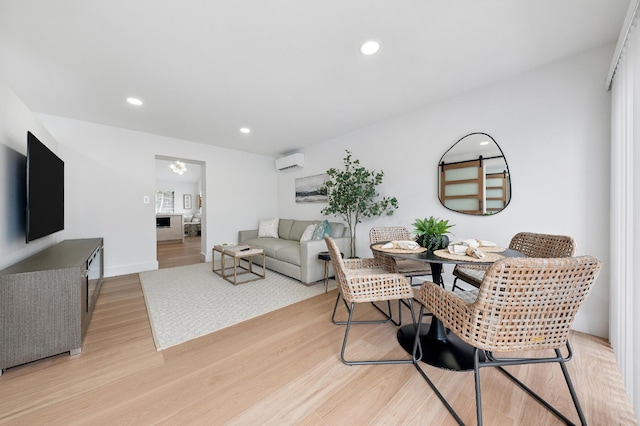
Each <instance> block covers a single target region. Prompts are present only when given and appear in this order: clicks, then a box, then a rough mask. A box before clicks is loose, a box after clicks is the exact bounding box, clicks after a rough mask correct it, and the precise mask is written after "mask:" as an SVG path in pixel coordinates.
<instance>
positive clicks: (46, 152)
mask: <svg viewBox="0 0 640 426" xmlns="http://www.w3.org/2000/svg"><path fill="white" fill-rule="evenodd" d="M63 229H64V162H63V161H62V160H61V159H60V158H58V156H56V155H55V154H54V153H53V152H51V150H50V149H49V148H47V147H46V146H45V145H44V144H43V143H42V142H40V141H39V140H38V138H36V137H35V136H34V135H33V134H32V133H31V132H28V133H27V229H26V237H27V243H28V242H29V241H33V240H35V239H38V238H42V237H45V236H47V235H50V234H53V233H54V232H58V231H61V230H63Z"/></svg>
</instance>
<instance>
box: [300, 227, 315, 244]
mask: <svg viewBox="0 0 640 426" xmlns="http://www.w3.org/2000/svg"><path fill="white" fill-rule="evenodd" d="M317 226H318V225H316V224H315V223H312V224H311V225H309V226H307V229H305V230H304V232H303V233H302V237H300V242H303V241H309V240H311V237H313V232H314V231H315V230H316V227H317Z"/></svg>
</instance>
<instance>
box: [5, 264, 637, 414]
mask: <svg viewBox="0 0 640 426" xmlns="http://www.w3.org/2000/svg"><path fill="white" fill-rule="evenodd" d="M271 273H275V272H271ZM176 284H177V285H179V283H176ZM335 296H336V293H335V290H334V291H332V292H329V293H328V294H326V295H325V294H322V295H320V296H317V297H314V298H311V299H308V300H306V301H303V302H300V303H297V304H295V305H291V306H289V307H286V308H284V309H280V310H278V311H275V312H271V313H269V314H266V315H263V316H261V317H258V318H255V319H252V320H249V321H246V322H244V323H241V324H238V325H235V326H233V327H229V328H226V329H223V330H221V331H218V332H216V333H212V334H209V335H207V336H204V337H201V338H199V339H196V340H192V341H190V342H187V343H184V344H181V345H178V346H175V347H173V348H170V349H167V350H164V351H162V352H157V351H156V349H155V346H154V344H153V338H152V335H151V329H150V326H149V321H148V318H147V311H146V307H145V303H144V298H143V295H142V291H141V287H140V282H139V280H138V275H137V274H133V275H126V276H120V277H113V278H108V279H106V280H105V283H104V286H103V288H102V290H101V293H100V296H99V299H98V303H97V305H96V309H95V312H94V314H93V318H92V320H91V324H90V326H89V331H88V333H87V337H86V339H85V343H84V347H83V351H82V353H81V354H80V355H77V356H74V357H70V356H68V355H64V354H63V355H59V356H55V357H51V358H48V359H45V360H41V361H38V362H34V363H31V364H28V365H24V366H20V367H14V368H10V369H8V370H6V371H5V373H4V375H3V376H1V377H0V423H3V424H4V423H6V424H29V425H34V424H55V425H59V424H65V425H66V424H92V425H96V424H109V425H113V424H135V425H146V424H171V425H173V424H237V425H258V424H260V425H261V424H274V425H276V424H277V425H289V424H301V425H312V424H313V425H362V424H416V425H417V424H420V425H441V424H442V425H452V424H455V422H454V421H453V419H452V418H451V416H450V415H449V414H448V412H447V411H446V409H445V408H444V407H443V406H442V405H441V403H440V402H439V400H438V399H437V398H436V397H435V395H434V394H433V393H432V392H431V390H430V389H429V388H428V386H427V384H426V383H425V382H424V381H423V379H422V378H421V377H420V375H419V374H418V372H417V371H416V370H415V368H414V367H413V366H412V365H381V366H353V367H348V366H345V365H343V364H342V363H341V362H340V360H339V351H340V345H341V343H342V337H343V333H344V328H343V326H336V325H333V324H332V323H331V321H330V318H329V317H330V314H331V310H332V308H333V302H334V300H335ZM245 303H251V301H250V300H247V301H245ZM362 308H363V309H362V311H361V312H360V314H374V313H373V311H372V310H371V309H370V308H369V307H367V306H363V307H362ZM395 332H396V328H395V327H394V326H392V325H388V324H387V325H366V326H354V328H353V330H352V333H351V340H350V342H351V345H350V349H351V352H350V353H351V355H352V356H377V355H382V356H402V355H403V351H402V350H401V349H399V347H398V345H397V343H396V339H395ZM572 343H573V346H574V349H575V355H574V359H573V360H572V361H570V362H569V364H568V368H569V370H570V372H571V374H572V377H573V380H574V384H575V386H576V389H577V391H578V395H579V398H580V401H581V403H582V406H583V408H584V411H585V415H586V417H587V421H588V422H589V423H590V424H592V425H613V424H635V420H634V415H633V412H632V410H631V408H630V405H629V403H628V398H627V396H626V394H625V392H624V390H623V387H622V384H621V378H620V374H619V373H618V369H617V367H616V364H615V361H614V357H613V354H612V351H611V348H610V347H609V344H608V343H607V342H606V341H605V340H603V339H600V338H596V337H593V336H589V335H585V334H581V333H573V335H572ZM425 369H426V371H427V374H429V376H430V377H431V378H432V380H433V381H434V382H436V384H437V385H438V386H440V387H441V391H442V392H443V393H444V394H445V395H446V396H447V397H449V398H450V401H451V403H452V404H453V406H454V407H455V408H456V409H457V410H458V411H459V414H460V415H461V416H462V418H463V420H464V421H465V422H467V423H469V424H474V423H475V408H474V390H473V377H472V373H469V372H464V373H460V372H450V371H443V370H438V369H435V368H431V367H429V366H426V367H425ZM512 370H513V371H515V372H517V375H518V376H519V377H521V378H523V380H525V381H526V382H527V383H529V384H531V386H532V387H533V388H534V389H536V390H538V391H540V393H541V394H542V395H543V396H545V397H548V398H549V399H551V400H553V401H554V402H555V404H556V406H557V407H558V408H559V409H560V410H561V411H562V412H563V413H565V414H566V415H568V417H569V418H570V419H573V420H574V421H578V418H577V415H576V414H575V412H574V409H573V406H572V404H571V400H570V397H569V394H568V392H567V390H566V386H565V385H564V381H563V379H562V374H561V372H560V369H559V367H557V366H553V367H549V366H544V365H541V366H527V367H520V368H514V369H512ZM481 374H482V378H483V407H484V413H485V423H486V424H487V425H512V424H526V425H529V424H535V425H554V424H559V421H558V420H557V419H556V418H555V417H554V416H553V415H552V414H550V413H548V412H547V411H546V410H545V409H543V408H542V407H541V406H539V405H538V404H537V403H536V402H535V401H533V400H532V399H531V398H529V397H528V396H527V395H526V394H525V393H524V392H522V391H521V390H519V389H518V388H516V387H515V385H512V384H511V382H509V381H508V380H507V379H506V378H505V377H504V376H503V375H501V374H499V373H498V372H496V371H492V370H490V369H486V371H482V373H481Z"/></svg>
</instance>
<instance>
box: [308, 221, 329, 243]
mask: <svg viewBox="0 0 640 426" xmlns="http://www.w3.org/2000/svg"><path fill="white" fill-rule="evenodd" d="M325 235H328V236H329V237H331V236H332V235H333V234H332V233H331V226H329V221H327V220H325V221H323V222H320V223H319V224H318V226H317V227H316V230H315V231H313V237H311V238H312V239H314V240H321V239H323V238H324V236H325Z"/></svg>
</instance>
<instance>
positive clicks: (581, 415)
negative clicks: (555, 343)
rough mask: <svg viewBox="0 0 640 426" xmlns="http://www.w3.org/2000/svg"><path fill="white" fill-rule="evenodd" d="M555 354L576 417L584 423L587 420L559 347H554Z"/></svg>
mask: <svg viewBox="0 0 640 426" xmlns="http://www.w3.org/2000/svg"><path fill="white" fill-rule="evenodd" d="M567 346H569V342H567ZM556 356H557V357H558V358H560V359H561V360H560V368H562V374H563V375H564V379H565V381H566V382H567V387H568V388H569V393H570V394H571V399H572V400H573V405H575V407H576V411H577V412H578V417H579V418H580V424H583V425H586V424H587V420H586V419H585V417H584V413H583V412H582V407H581V406H580V401H578V395H577V394H576V390H575V388H574V387H573V383H572V382H571V377H570V376H569V370H567V366H566V364H565V361H564V358H562V354H561V352H560V349H556Z"/></svg>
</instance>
